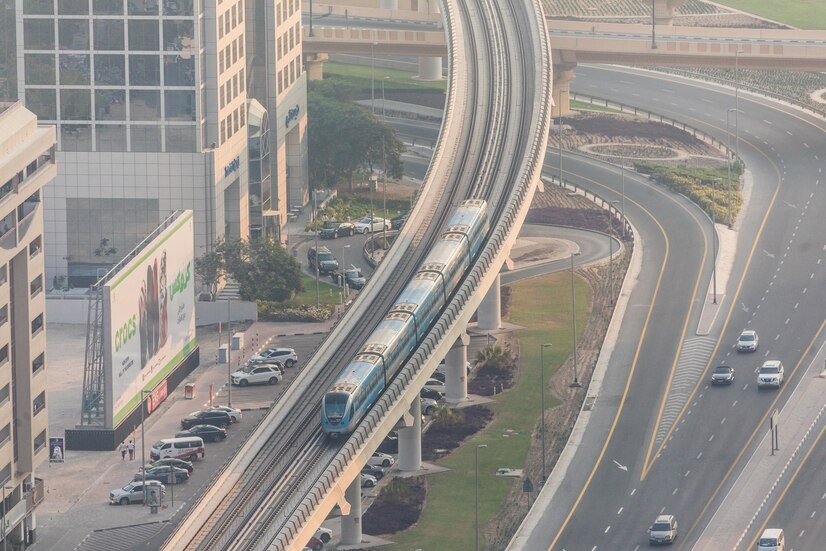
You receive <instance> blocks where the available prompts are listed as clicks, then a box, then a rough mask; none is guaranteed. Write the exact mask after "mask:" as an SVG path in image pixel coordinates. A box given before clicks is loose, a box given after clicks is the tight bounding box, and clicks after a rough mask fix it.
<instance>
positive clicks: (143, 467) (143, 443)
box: [3, 362, 229, 542]
mask: <svg viewBox="0 0 826 551" xmlns="http://www.w3.org/2000/svg"><path fill="white" fill-rule="evenodd" d="M227 364H229V362H227ZM147 394H152V391H151V390H141V483H142V485H143V506H144V507H146V437H145V433H144V428H143V423H144V420H145V417H146V415H145V411H146V400H145V398H144V396H146V395H147ZM3 541H4V542H5V541H6V540H5V538H4V539H3Z"/></svg>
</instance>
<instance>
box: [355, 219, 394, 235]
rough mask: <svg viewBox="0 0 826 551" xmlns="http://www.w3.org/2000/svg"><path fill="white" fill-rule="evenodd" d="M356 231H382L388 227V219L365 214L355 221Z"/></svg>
mask: <svg viewBox="0 0 826 551" xmlns="http://www.w3.org/2000/svg"><path fill="white" fill-rule="evenodd" d="M355 227H356V233H373V232H374V231H382V230H383V229H385V228H387V229H388V230H389V229H390V220H385V219H384V218H378V217H376V216H374V217H372V218H370V217H369V216H365V217H364V218H362V219H361V220H359V221H358V222H356V223H355Z"/></svg>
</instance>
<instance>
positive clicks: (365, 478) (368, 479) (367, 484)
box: [361, 473, 379, 488]
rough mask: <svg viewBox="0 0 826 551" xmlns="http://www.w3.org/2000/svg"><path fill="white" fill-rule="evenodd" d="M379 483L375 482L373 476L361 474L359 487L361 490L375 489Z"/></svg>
mask: <svg viewBox="0 0 826 551" xmlns="http://www.w3.org/2000/svg"><path fill="white" fill-rule="evenodd" d="M378 483H379V481H378V480H376V477H375V476H370V475H369V474H364V473H361V487H362V488H375V487H376V484H378Z"/></svg>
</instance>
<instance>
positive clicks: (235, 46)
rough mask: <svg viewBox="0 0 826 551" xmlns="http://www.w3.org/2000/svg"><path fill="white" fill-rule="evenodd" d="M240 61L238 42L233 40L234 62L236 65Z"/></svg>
mask: <svg viewBox="0 0 826 551" xmlns="http://www.w3.org/2000/svg"><path fill="white" fill-rule="evenodd" d="M236 61H238V42H237V41H235V40H233V41H232V62H233V63H235V62H236Z"/></svg>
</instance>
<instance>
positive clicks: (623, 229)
mask: <svg viewBox="0 0 826 551" xmlns="http://www.w3.org/2000/svg"><path fill="white" fill-rule="evenodd" d="M620 155H621V156H620V174H621V176H622V206H621V208H622V238H623V239H625V237H626V234H625V226H626V221H625V155H624V154H622V153H621V154H620Z"/></svg>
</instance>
